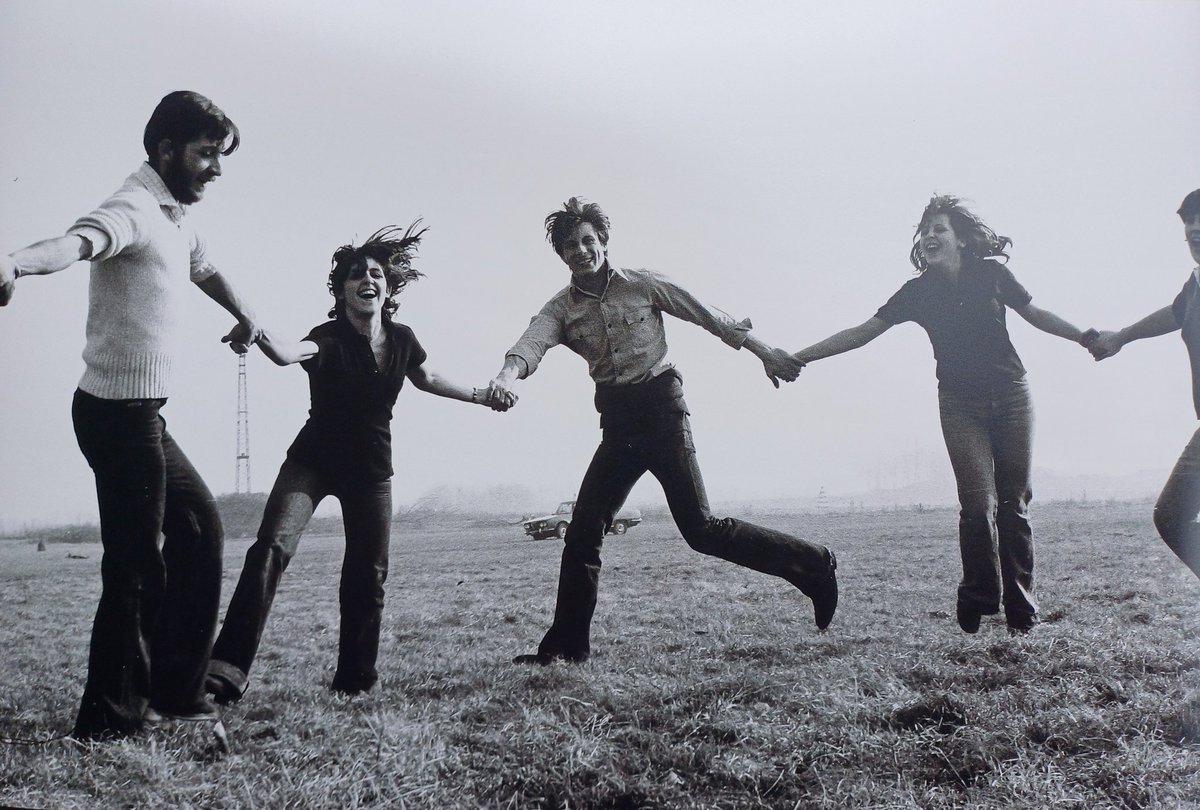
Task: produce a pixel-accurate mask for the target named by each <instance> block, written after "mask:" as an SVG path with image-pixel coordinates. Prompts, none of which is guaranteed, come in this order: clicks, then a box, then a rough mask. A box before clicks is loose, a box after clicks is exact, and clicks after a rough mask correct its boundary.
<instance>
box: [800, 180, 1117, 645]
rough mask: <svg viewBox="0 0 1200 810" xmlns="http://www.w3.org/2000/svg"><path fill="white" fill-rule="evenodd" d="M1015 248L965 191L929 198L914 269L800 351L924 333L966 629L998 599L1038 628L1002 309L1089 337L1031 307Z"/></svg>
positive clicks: (1080, 338) (1029, 425) (1025, 433)
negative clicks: (862, 317) (870, 311)
mask: <svg viewBox="0 0 1200 810" xmlns="http://www.w3.org/2000/svg"><path fill="white" fill-rule="evenodd" d="M1011 244H1012V240H1011V239H1009V238H1008V237H1007V236H999V235H997V234H996V232H995V231H993V230H992V229H991V228H989V227H988V226H987V225H986V224H985V223H984V222H983V220H981V219H980V218H979V217H978V216H976V215H975V214H973V213H971V211H969V210H968V209H967V208H966V207H965V206H963V204H962V203H961V202H960V200H959V199H958V198H956V197H949V196H937V197H934V198H933V199H931V200H930V201H929V205H927V206H926V207H925V211H924V213H923V214H922V215H921V222H920V224H919V225H918V226H917V232H916V234H915V235H914V236H913V246H912V250H911V251H910V253H909V260H910V261H911V262H912V264H913V266H914V267H916V268H917V272H918V273H919V275H918V276H917V277H916V278H913V279H911V280H909V281H908V282H906V283H905V284H904V286H903V287H901V288H900V290H899V291H898V292H897V293H896V294H895V295H893V296H892V297H891V298H890V299H889V300H888V301H887V303H885V304H884V305H883V306H882V307H880V308H879V311H878V312H876V313H875V315H874V316H872V317H871V318H869V319H868V320H867V321H865V322H863V323H861V324H859V325H858V326H854V327H851V328H850V329H844V330H842V331H841V332H838V333H836V334H834V335H831V336H830V337H828V338H826V339H825V340H822V341H820V342H819V343H815V344H813V345H812V346H809V347H808V348H806V349H802V350H801V351H799V352H796V354H795V357H796V359H797V360H799V361H800V362H802V363H811V362H813V361H814V360H820V359H822V358H825V357H829V356H831V355H835V354H841V353H842V352H847V351H850V350H851V349H857V348H859V347H861V346H865V345H866V344H867V343H870V342H871V341H872V340H874V339H875V338H877V337H879V336H880V335H882V334H883V333H884V332H886V331H887V330H888V329H890V328H891V327H892V326H894V325H896V324H898V323H903V322H905V321H915V322H916V323H917V324H919V325H920V326H921V327H922V328H923V329H924V330H925V332H926V333H927V334H928V335H929V342H930V343H931V344H932V345H933V356H934V359H935V361H936V363H937V380H938V403H939V406H940V411H941V422H942V435H943V436H944V438H945V440H946V449H947V451H949V454H950V464H951V466H952V467H953V469H954V477H955V479H956V480H957V482H958V500H959V505H960V507H961V511H960V512H959V522H958V537H959V548H960V551H961V553H962V565H963V577H962V581H961V583H960V584H959V586H958V599H957V609H956V614H957V618H958V624H959V627H961V628H962V629H963V630H964V631H965V632H967V633H975V632H977V631H978V630H979V623H980V617H981V616H985V615H992V614H995V613H998V612H999V611H1000V607H1001V605H1003V607H1004V616H1005V619H1006V620H1007V623H1008V628H1009V632H1010V633H1026V632H1028V631H1029V630H1031V629H1032V628H1033V626H1034V625H1035V624H1036V623H1037V612H1038V606H1037V601H1036V599H1035V598H1034V595H1033V534H1032V531H1031V529H1030V525H1029V511H1028V506H1029V501H1030V499H1031V498H1032V495H1033V491H1032V488H1031V485H1030V468H1031V454H1032V448H1033V406H1032V401H1031V399H1030V395H1029V384H1028V382H1027V381H1026V379H1025V367H1024V366H1023V365H1022V364H1021V359H1020V358H1019V357H1018V356H1017V352H1016V350H1015V349H1014V348H1013V345H1012V341H1010V340H1009V336H1008V328H1007V326H1006V325H1005V320H1004V316H1005V308H1006V307H1010V308H1012V309H1013V310H1014V311H1015V312H1016V313H1017V314H1018V315H1020V316H1021V317H1022V318H1024V319H1025V320H1026V321H1028V322H1029V323H1030V324H1032V325H1033V326H1035V327H1037V328H1038V329H1041V330H1042V331H1043V332H1048V333H1049V334H1051V335H1057V336H1058V337H1061V338H1066V339H1067V340H1071V341H1074V342H1076V343H1080V344H1085V343H1087V342H1090V338H1092V337H1094V333H1092V334H1090V335H1089V334H1088V333H1084V332H1083V331H1081V330H1080V329H1078V328H1076V327H1075V326H1072V325H1071V324H1069V323H1067V322H1066V321H1064V320H1063V319H1062V318H1060V317H1058V316H1057V315H1055V314H1053V313H1051V312H1048V311H1046V310H1044V309H1040V308H1038V307H1035V306H1034V305H1033V304H1032V303H1030V302H1031V300H1032V296H1030V294H1029V293H1028V292H1026V290H1025V288H1024V287H1022V286H1021V284H1020V283H1019V282H1018V281H1017V280H1016V278H1015V277H1014V276H1013V274H1012V272H1011V271H1010V270H1009V269H1008V266H1007V264H1006V263H1005V262H1006V261H1007V259H1008V254H1007V253H1006V252H1005V249H1006V248H1007V247H1008V246H1010V245H1011ZM1002 260H1003V261H1002Z"/></svg>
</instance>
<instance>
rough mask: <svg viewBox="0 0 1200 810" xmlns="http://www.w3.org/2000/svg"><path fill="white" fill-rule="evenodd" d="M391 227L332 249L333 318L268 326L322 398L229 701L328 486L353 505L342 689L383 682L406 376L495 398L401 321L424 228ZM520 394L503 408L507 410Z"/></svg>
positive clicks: (251, 605)
mask: <svg viewBox="0 0 1200 810" xmlns="http://www.w3.org/2000/svg"><path fill="white" fill-rule="evenodd" d="M419 222H420V221H419V220H418V221H417V222H414V223H413V224H412V225H411V226H409V228H408V229H407V230H401V229H399V228H395V227H388V228H383V229H381V230H379V231H377V232H376V233H374V234H372V235H371V237H370V238H368V239H367V240H366V241H365V242H363V244H362V245H360V246H358V247H355V246H353V245H344V246H343V247H340V248H338V249H337V251H336V252H335V253H334V254H333V262H332V269H331V270H330V272H329V277H328V280H327V282H326V286H327V287H328V288H329V292H330V294H331V295H333V298H334V305H333V308H332V309H331V310H330V311H329V317H330V318H331V320H329V321H327V322H325V323H323V324H320V325H319V326H317V327H315V328H314V329H313V330H312V331H311V332H309V334H308V336H307V337H305V338H304V339H303V340H300V341H294V342H289V341H284V340H280V339H279V338H277V337H276V336H274V335H273V334H270V333H264V334H263V337H262V339H261V340H260V341H259V344H258V345H259V347H260V348H261V349H262V350H263V353H264V354H266V355H267V356H268V357H270V358H271V360H273V361H274V362H275V363H277V364H279V365H289V364H292V363H300V364H301V366H302V367H303V368H304V370H305V371H307V372H308V378H309V389H310V392H311V397H312V407H311V409H310V410H309V417H308V421H307V422H306V423H305V425H304V427H303V428H301V429H300V433H299V435H298V436H297V437H296V440H295V441H294V442H293V443H292V446H291V447H290V448H289V449H288V453H287V459H286V460H285V461H284V462H283V466H282V467H281V468H280V470H279V476H278V478H276V480H275V486H274V487H273V488H272V489H271V494H270V496H269V497H268V499H267V506H266V511H265V513H264V514H263V519H262V525H261V526H260V528H259V530H258V539H257V540H256V542H255V543H254V544H253V545H252V546H251V547H250V550H249V551H248V552H247V553H246V564H245V567H244V568H243V569H242V574H241V577H240V578H239V580H238V584H237V589H236V590H235V591H234V594H233V598H232V600H231V601H230V604H229V610H228V611H227V612H226V614H225V623H224V625H223V626H222V628H221V633H220V635H219V636H218V637H217V641H216V645H215V646H214V648H213V657H212V663H211V664H210V666H209V674H208V679H207V683H206V688H207V689H208V691H209V692H211V693H212V694H213V695H214V696H215V697H216V699H217V701H218V702H221V703H228V702H231V701H235V700H237V699H239V698H240V697H241V696H242V694H243V693H244V692H245V691H246V687H247V685H248V683H249V672H250V666H251V664H252V663H253V661H254V657H255V654H256V653H257V651H258V645H259V641H260V640H261V638H262V632H263V627H264V625H265V624H266V620H267V613H268V612H269V611H270V609H271V602H272V601H273V600H274V597H275V591H276V588H277V587H278V585H279V580H280V577H281V576H282V574H283V571H284V569H285V568H287V565H288V562H289V561H290V560H291V558H292V556H293V555H294V554H295V553H296V548H297V545H298V544H299V542H300V534H301V532H303V531H304V527H305V526H306V525H307V524H308V521H309V519H310V518H311V517H312V514H313V510H314V509H315V508H316V506H317V504H319V503H320V502H321V500H322V499H323V498H325V496H327V495H333V496H334V497H336V498H337V499H338V500H339V501H341V505H342V519H343V522H344V524H345V530H346V555H345V559H344V561H343V563H342V575H341V586H340V589H339V599H340V603H341V614H342V620H341V634H340V637H339V644H338V666H337V672H336V674H335V675H334V678H333V684H332V687H333V689H334V690H335V691H339V692H346V693H355V692H363V691H366V690H368V689H370V688H371V687H372V686H373V685H374V684H375V682H376V680H378V673H377V672H376V669H375V661H376V657H377V655H378V651H379V626H380V620H381V617H382V614H383V584H384V580H385V579H387V571H388V537H389V534H390V531H391V518H392V482H391V477H392V445H391V419H392V408H393V406H394V405H395V402H396V397H397V395H398V394H399V393H400V388H401V387H402V386H403V385H404V381H405V379H407V380H409V381H410V382H412V384H413V385H415V386H416V387H417V388H419V389H421V390H422V391H428V392H429V393H431V394H436V395H437V396H441V397H448V398H450V399H457V400H462V401H464V402H473V403H476V404H481V405H482V404H486V403H485V402H484V398H483V396H482V395H481V392H480V391H479V389H475V388H471V387H469V386H463V385H459V384H457V383H454V382H451V381H450V380H447V379H446V378H445V377H444V376H442V375H440V374H437V373H436V372H434V371H432V370H431V369H430V368H429V365H428V363H427V362H426V354H425V350H424V349H423V348H422V347H421V344H420V343H419V342H418V341H417V338H416V336H415V335H414V334H413V331H412V330H411V329H410V328H408V327H407V326H405V325H403V324H400V323H395V322H393V321H392V315H393V314H394V313H395V311H396V308H397V306H398V302H397V301H396V296H397V295H398V294H399V293H400V291H401V290H403V289H404V288H405V287H406V286H407V285H408V284H410V283H412V282H413V281H415V280H416V279H417V278H419V277H420V275H421V274H420V273H419V272H417V270H415V269H414V268H413V266H412V260H413V257H414V255H415V253H416V250H417V246H418V245H419V243H420V241H421V236H422V235H423V234H424V233H425V229H420V230H418V229H417V225H418V224H419ZM509 404H510V403H504V404H499V405H492V406H491V407H493V408H494V409H495V410H506V409H507V407H508V406H509Z"/></svg>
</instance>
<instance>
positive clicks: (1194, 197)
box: [1175, 188, 1200, 222]
mask: <svg viewBox="0 0 1200 810" xmlns="http://www.w3.org/2000/svg"><path fill="white" fill-rule="evenodd" d="M1175 213H1177V214H1179V218H1180V219H1182V220H1183V221H1184V222H1186V221H1187V220H1188V219H1189V218H1191V217H1194V216H1195V215H1196V214H1197V213H1200V188H1198V189H1196V190H1195V191H1193V192H1192V193H1191V194H1189V195H1187V196H1186V197H1184V198H1183V204H1182V205H1180V206H1179V210H1178V211H1176V212H1175Z"/></svg>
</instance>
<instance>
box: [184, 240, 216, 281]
mask: <svg viewBox="0 0 1200 810" xmlns="http://www.w3.org/2000/svg"><path fill="white" fill-rule="evenodd" d="M215 272H217V268H216V265H214V264H213V263H212V262H210V261H209V260H208V246H207V245H206V244H205V242H204V238H203V237H202V236H200V234H198V233H196V232H195V231H192V253H191V266H190V270H189V273H190V278H191V280H192V281H193V282H194V283H196V284H199V283H200V282H201V281H204V279H206V278H208V277H210V276H211V275H212V274H213V273H215Z"/></svg>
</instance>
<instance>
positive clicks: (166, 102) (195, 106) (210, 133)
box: [142, 90, 242, 163]
mask: <svg viewBox="0 0 1200 810" xmlns="http://www.w3.org/2000/svg"><path fill="white" fill-rule="evenodd" d="M202 137H208V138H213V139H217V138H220V139H221V142H222V143H224V144H225V148H224V149H222V150H221V154H222V155H229V154H233V151H234V150H235V149H237V148H238V144H240V143H241V142H242V135H241V133H240V132H239V131H238V128H237V124H235V123H233V121H231V120H229V117H228V116H227V115H225V113H224V112H223V111H222V110H221V108H220V107H218V106H217V105H216V104H213V103H212V102H211V101H209V100H208V99H207V98H206V97H204V96H202V95H200V94H199V93H195V92H192V91H191V90H176V91H174V92H173V93H167V94H166V95H165V96H163V98H162V101H160V102H158V106H157V107H155V108H154V112H152V113H151V114H150V120H149V121H147V122H146V131H145V132H144V133H142V146H144V147H145V148H146V156H147V157H149V158H150V162H151V163H154V161H155V159H156V158H157V157H158V145H159V144H160V143H161V142H162V141H163V139H164V138H165V139H167V140H169V141H170V142H171V143H172V144H174V145H175V146H177V147H182V146H184V145H185V144H187V143H188V141H192V140H195V139H196V138H202Z"/></svg>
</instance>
